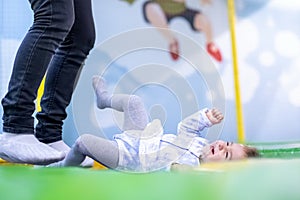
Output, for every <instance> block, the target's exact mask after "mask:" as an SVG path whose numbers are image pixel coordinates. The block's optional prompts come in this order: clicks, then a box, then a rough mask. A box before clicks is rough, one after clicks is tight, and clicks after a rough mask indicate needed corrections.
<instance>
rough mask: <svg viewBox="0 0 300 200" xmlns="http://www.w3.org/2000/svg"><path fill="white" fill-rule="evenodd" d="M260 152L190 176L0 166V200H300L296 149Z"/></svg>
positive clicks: (271, 149)
mask: <svg viewBox="0 0 300 200" xmlns="http://www.w3.org/2000/svg"><path fill="white" fill-rule="evenodd" d="M260 151H261V152H263V158H260V159H253V160H246V161H237V162H227V163H216V164H215V165H214V167H212V168H211V170H203V168H201V167H200V168H197V170H195V171H193V172H189V173H187V172H185V173H179V172H156V173H148V174H134V173H123V172H115V171H112V170H93V169H82V168H33V167H30V166H21V165H16V166H0V199H1V200H48V199H49V200H50V199H66V200H69V199H70V200H72V199H83V200H88V199H100V200H102V199H103V200H110V199H112V200H158V199H164V200H169V199H171V200H189V199H197V200H199V199H203V200H213V199H218V200H259V199H262V200H268V199H270V200H300V157H299V148H298V147H295V148H286V149H280V148H278V149H274V148H260ZM292 152H293V153H292ZM291 155H293V156H291ZM295 155H296V156H295Z"/></svg>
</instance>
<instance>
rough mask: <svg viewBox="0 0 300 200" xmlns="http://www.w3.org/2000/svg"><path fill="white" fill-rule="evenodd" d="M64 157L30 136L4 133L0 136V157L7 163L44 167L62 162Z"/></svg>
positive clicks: (61, 153)
mask: <svg viewBox="0 0 300 200" xmlns="http://www.w3.org/2000/svg"><path fill="white" fill-rule="evenodd" d="M64 156H65V154H64V153H63V152H59V151H56V150H55V149H53V148H51V147H49V146H48V145H46V144H44V143H42V142H40V141H39V140H38V139H37V138H36V137H35V136H34V135H32V134H14V133H6V132H4V133H3V134H2V135H1V136H0V157H1V158H3V159H4V160H7V161H9V162H13V163H27V164H38V165H44V164H49V163H52V162H56V161H59V160H62V159H63V158H64Z"/></svg>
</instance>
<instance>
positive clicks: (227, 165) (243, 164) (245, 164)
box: [195, 158, 297, 171]
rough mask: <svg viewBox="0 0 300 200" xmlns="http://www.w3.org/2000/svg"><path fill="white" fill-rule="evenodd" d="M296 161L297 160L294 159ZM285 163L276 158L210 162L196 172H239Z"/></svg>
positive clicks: (202, 165) (283, 160)
mask: <svg viewBox="0 0 300 200" xmlns="http://www.w3.org/2000/svg"><path fill="white" fill-rule="evenodd" d="M296 160H297V159H296ZM285 162H287V160H286V159H276V158H261V159H245V160H239V161H228V162H210V163H204V164H201V165H200V166H199V167H196V168H195V170H196V171H231V170H239V169H244V168H249V167H255V166H266V167H267V166H272V165H276V164H281V163H285Z"/></svg>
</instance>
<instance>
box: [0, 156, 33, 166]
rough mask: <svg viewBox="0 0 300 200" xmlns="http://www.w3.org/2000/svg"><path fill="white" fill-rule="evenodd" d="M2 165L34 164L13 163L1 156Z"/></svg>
mask: <svg viewBox="0 0 300 200" xmlns="http://www.w3.org/2000/svg"><path fill="white" fill-rule="evenodd" d="M1 165H24V166H32V165H30V164H20V163H11V162H8V161H6V160H4V159H2V158H0V166H1Z"/></svg>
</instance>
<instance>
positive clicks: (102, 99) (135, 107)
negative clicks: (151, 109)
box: [93, 76, 149, 131]
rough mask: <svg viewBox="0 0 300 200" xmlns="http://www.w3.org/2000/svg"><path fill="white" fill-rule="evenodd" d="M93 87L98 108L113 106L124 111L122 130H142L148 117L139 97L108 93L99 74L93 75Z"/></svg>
mask: <svg viewBox="0 0 300 200" xmlns="http://www.w3.org/2000/svg"><path fill="white" fill-rule="evenodd" d="M93 87H94V90H95V94H96V97H97V107H98V108H100V109H104V108H113V109H115V110H117V111H120V112H124V124H123V131H126V130H144V128H145V127H146V125H147V124H148V122H149V121H148V120H149V119H148V114H147V111H146V109H145V107H144V104H143V101H142V99H141V98H140V97H138V96H136V95H127V94H113V95H109V94H108V92H107V91H106V86H105V82H104V80H103V79H102V78H101V77H99V76H95V77H93Z"/></svg>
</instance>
